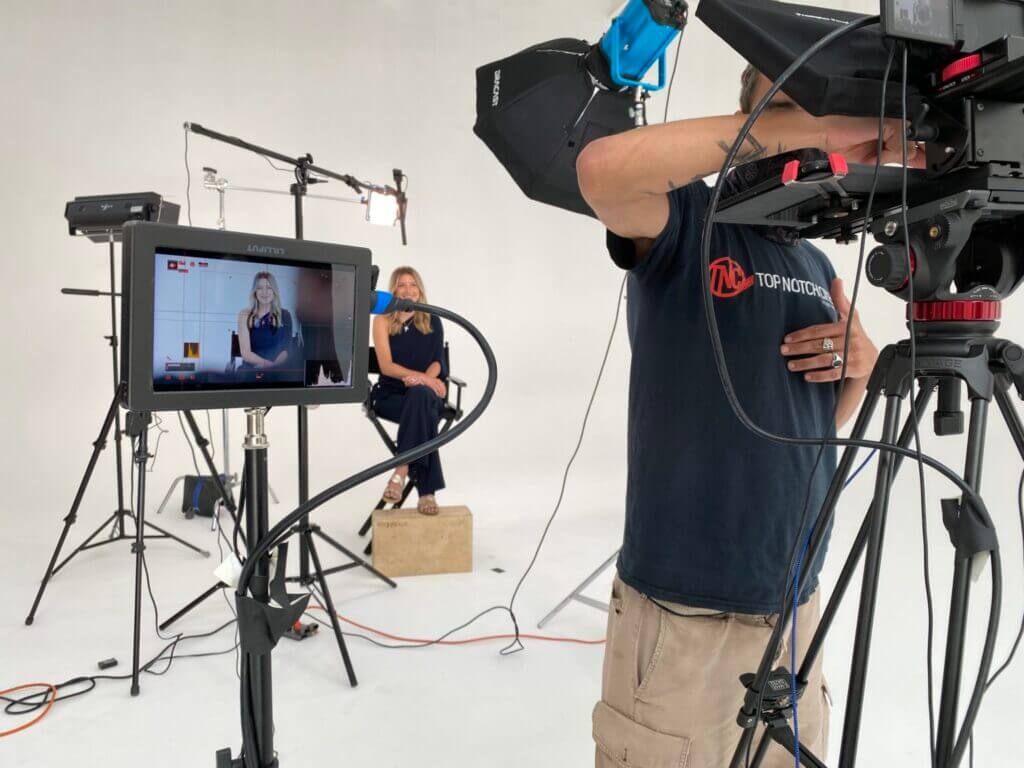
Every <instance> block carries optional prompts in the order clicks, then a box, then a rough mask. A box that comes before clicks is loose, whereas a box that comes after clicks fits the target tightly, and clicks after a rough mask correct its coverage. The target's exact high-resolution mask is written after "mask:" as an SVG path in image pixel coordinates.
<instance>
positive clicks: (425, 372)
mask: <svg viewBox="0 0 1024 768" xmlns="http://www.w3.org/2000/svg"><path fill="white" fill-rule="evenodd" d="M389 290H390V291H391V293H392V294H394V295H395V296H397V297H398V298H400V299H411V300H412V301H415V302H422V303H426V301H427V294H426V290H425V289H424V287H423V280H422V278H421V277H420V275H419V273H418V272H417V271H416V270H415V269H413V268H412V267H399V268H398V269H396V270H395V271H394V272H392V273H391V280H390V287H389ZM373 344H374V346H375V347H376V350H377V362H378V363H379V365H380V371H381V376H380V379H379V380H378V381H377V383H376V384H375V385H374V387H373V391H372V392H371V394H370V403H371V405H372V407H373V409H374V411H375V412H376V413H377V415H378V416H380V417H381V418H382V419H387V420H388V421H393V422H397V423H398V450H399V452H403V451H407V450H409V449H411V448H414V447H416V446H417V445H421V444H422V443H425V442H426V441H427V440H430V439H431V438H433V437H435V436H436V435H437V427H438V423H439V422H440V420H441V414H442V411H443V409H444V398H445V392H446V387H445V383H444V380H445V378H446V377H447V375H448V372H447V371H445V370H444V330H443V328H442V327H441V320H440V319H439V318H437V317H434V316H433V315H428V314H426V313H425V312H393V313H391V314H389V315H378V316H377V317H375V318H374V319H373ZM407 477H408V478H411V480H412V482H413V483H414V484H415V485H416V491H417V493H418V494H419V501H418V503H417V505H416V508H417V509H418V510H419V511H420V512H421V513H423V514H425V515H436V514H437V511H438V508H437V499H436V497H435V494H436V493H437V492H438V491H439V490H441V489H442V488H444V475H443V474H442V472H441V458H440V456H439V455H438V454H437V453H436V452H435V453H431V454H429V455H428V456H425V457H423V458H422V459H419V460H417V461H414V462H413V463H412V464H411V465H405V466H401V467H398V468H397V469H396V470H395V473H394V474H393V475H392V476H391V478H390V480H388V484H387V487H386V488H385V489H384V495H383V498H384V500H385V501H387V502H389V503H396V502H398V501H400V500H401V498H402V489H403V488H404V486H405V482H406V478H407Z"/></svg>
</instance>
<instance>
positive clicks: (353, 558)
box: [312, 526, 398, 589]
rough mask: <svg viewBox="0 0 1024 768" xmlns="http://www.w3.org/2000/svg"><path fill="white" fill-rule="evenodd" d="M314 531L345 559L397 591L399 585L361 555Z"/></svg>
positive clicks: (321, 532)
mask: <svg viewBox="0 0 1024 768" xmlns="http://www.w3.org/2000/svg"><path fill="white" fill-rule="evenodd" d="M312 530H313V533H315V534H316V535H317V536H319V537H320V538H321V539H323V540H324V541H326V542H327V543H328V544H330V545H331V546H332V547H334V548H335V549H336V550H338V551H339V552H341V554H343V555H344V556H345V557H347V558H348V559H349V560H351V561H353V562H354V563H358V564H359V565H361V566H362V567H363V568H365V569H366V570H368V571H369V572H370V573H372V574H373V575H374V576H376V577H377V578H378V579H380V580H381V581H383V582H384V583H385V584H387V585H388V586H389V587H394V588H396V589H397V588H398V585H397V584H395V582H394V581H392V580H391V579H390V578H388V577H387V576H385V575H384V574H383V573H381V572H380V571H378V570H377V569H376V568H374V567H373V566H372V565H370V564H369V563H368V562H366V561H365V560H363V558H361V557H359V555H357V554H355V553H354V552H352V551H351V550H349V549H347V548H346V547H344V546H342V545H341V544H339V543H338V542H337V541H335V540H334V539H333V538H331V537H330V536H328V535H327V534H326V533H324V532H323V531H322V530H320V529H319V528H318V527H315V526H314V527H313V529H312Z"/></svg>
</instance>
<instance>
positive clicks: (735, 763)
mask: <svg viewBox="0 0 1024 768" xmlns="http://www.w3.org/2000/svg"><path fill="white" fill-rule="evenodd" d="M891 359H892V354H891V353H890V350H889V348H886V350H885V351H884V352H883V354H882V356H881V357H879V363H878V364H877V365H876V366H875V370H874V371H873V372H872V374H871V379H870V380H869V382H868V389H867V394H866V396H865V398H864V403H863V404H862V405H861V409H860V413H858V415H857V420H856V421H855V422H854V425H853V431H852V432H851V437H852V438H854V439H861V438H863V437H864V434H865V433H866V432H867V428H868V424H869V423H870V421H871V417H872V416H873V415H874V412H875V408H876V407H877V405H878V400H879V397H880V395H881V391H882V383H883V381H884V378H885V375H886V370H887V368H888V363H889V361H890V360H891ZM856 455H857V449H856V448H854V447H852V446H851V447H847V448H846V450H844V451H843V456H842V458H841V459H840V460H839V464H838V465H837V467H836V471H835V474H833V476H832V482H831V483H830V484H829V488H828V492H827V493H826V495H825V501H824V503H823V504H822V508H821V512H820V513H819V515H818V519H817V521H816V522H815V523H814V528H813V530H812V532H811V537H810V544H809V546H808V549H807V560H808V562H813V560H814V558H815V557H816V556H817V552H818V550H819V549H820V547H821V543H822V542H823V541H824V538H825V534H826V532H827V531H828V526H829V523H830V522H831V520H832V515H833V512H834V511H835V505H836V503H837V502H838V500H839V492H840V491H841V490H842V487H843V484H844V483H845V482H846V478H847V477H848V476H849V474H850V470H851V469H852V468H853V460H854V458H855V457H856ZM809 572H810V569H805V570H804V571H803V573H802V574H801V582H800V584H799V585H797V586H798V588H802V587H803V585H804V583H805V580H806V578H807V574H808V573H809ZM792 595H793V584H792V581H790V582H789V583H788V584H787V585H786V600H785V603H784V605H783V610H782V611H781V614H780V616H779V619H778V621H776V622H775V628H774V629H773V630H772V634H771V638H770V639H769V640H768V645H767V647H766V648H765V650H764V653H763V654H762V655H761V661H760V663H759V665H758V668H757V673H756V675H755V677H754V681H753V682H752V683H751V685H750V686H749V687H748V688H747V692H746V694H745V696H744V699H743V705H742V707H741V708H740V712H739V714H738V715H737V718H736V722H737V723H738V724H739V725H740V727H741V728H742V729H743V731H742V733H741V735H740V739H739V742H738V743H737V744H736V749H735V750H734V751H733V755H732V760H730V762H729V768H741V766H744V765H745V764H746V762H747V753H748V751H749V750H750V748H751V746H752V744H753V742H754V735H755V729H756V726H757V721H758V718H759V717H760V712H759V709H758V708H759V706H760V692H761V691H762V690H764V686H766V685H767V684H768V677H769V676H770V674H771V672H772V666H773V664H774V661H775V657H776V655H777V654H778V650H779V648H780V647H781V645H782V637H783V632H784V628H785V627H786V625H787V623H788V622H789V617H790V616H791V615H792V611H793V600H792Z"/></svg>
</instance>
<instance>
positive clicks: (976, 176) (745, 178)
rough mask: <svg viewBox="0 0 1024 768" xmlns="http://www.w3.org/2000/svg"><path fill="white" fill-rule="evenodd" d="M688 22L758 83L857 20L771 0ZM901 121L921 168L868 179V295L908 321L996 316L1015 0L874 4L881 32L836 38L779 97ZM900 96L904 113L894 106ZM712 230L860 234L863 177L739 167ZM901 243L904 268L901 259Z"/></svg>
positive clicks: (1018, 38)
mask: <svg viewBox="0 0 1024 768" xmlns="http://www.w3.org/2000/svg"><path fill="white" fill-rule="evenodd" d="M697 15H698V16H699V17H700V18H701V19H702V20H703V21H704V22H705V23H706V24H708V26H709V27H711V29H712V30H713V31H714V32H716V34H719V35H720V36H721V37H723V38H724V39H725V41H726V42H728V43H729V44H730V45H731V46H732V47H734V48H735V49H736V50H737V51H738V52H739V53H740V54H742V55H743V56H745V57H746V58H747V59H748V60H749V61H750V62H751V63H752V64H753V65H754V67H756V68H757V69H758V70H759V71H761V72H763V73H764V74H765V75H766V76H767V77H770V78H773V79H774V78H777V77H778V76H779V75H780V74H781V73H782V72H783V71H784V70H785V69H786V68H787V67H789V66H790V65H791V64H792V63H793V62H794V61H795V60H796V59H797V58H798V57H799V56H800V54H801V53H802V52H803V51H804V50H805V49H806V48H808V47H809V46H810V45H811V44H813V43H814V42H816V41H817V40H820V39H821V38H822V37H824V36H825V35H827V34H829V33H830V32H832V31H833V30H835V29H836V28H837V27H839V26H846V25H849V24H850V23H851V22H853V21H855V20H857V19H859V18H862V17H859V16H857V15H856V14H851V13H845V12H840V11H833V10H830V9H823V8H814V7H810V6H801V5H793V4H788V3H779V2H772V1H771V0H704V2H702V3H701V4H700V6H699V8H698V11H697ZM894 45H899V46H901V48H900V49H899V50H902V49H903V47H905V49H906V57H905V59H904V60H905V61H906V62H907V64H906V73H905V75H906V83H907V88H906V93H905V94H904V93H903V89H902V79H903V74H904V73H903V72H901V66H900V63H899V58H901V57H897V59H896V61H895V62H894V64H893V67H892V69H891V72H892V73H893V74H891V75H890V82H888V83H887V86H886V88H885V96H886V98H885V102H884V109H885V113H886V115H887V116H888V117H895V118H899V117H900V116H901V115H902V114H904V110H905V114H906V116H907V119H908V121H909V123H910V128H909V135H908V139H910V140H917V141H924V142H926V143H927V148H926V153H925V159H926V167H925V168H923V169H912V170H908V171H907V172H906V199H907V211H906V217H905V219H904V214H903V210H902V196H903V183H904V182H903V179H904V174H903V169H900V168H891V167H887V168H882V169H880V173H879V175H878V180H877V186H876V192H875V199H874V203H873V206H872V207H873V210H872V211H871V212H870V221H869V222H868V225H867V226H868V228H869V230H870V232H871V233H872V235H873V236H874V237H875V238H876V239H877V240H878V241H879V245H878V247H876V248H875V249H874V250H872V252H871V253H870V255H869V257H868V260H867V277H868V279H869V281H870V282H872V283H873V284H874V285H877V286H880V287H883V288H885V289H886V290H888V291H889V292H891V293H893V294H895V295H897V296H899V297H900V298H903V299H904V300H909V298H910V296H911V289H912V292H913V297H914V308H913V310H912V311H913V312H914V316H915V317H917V318H919V319H923V320H931V319H935V320H939V319H942V320H951V319H974V320H995V319H998V316H999V304H998V302H999V301H1000V300H1001V299H1003V298H1005V297H1007V296H1009V295H1010V294H1011V293H1012V292H1013V291H1014V290H1015V289H1016V288H1017V287H1018V286H1019V285H1020V283H1021V282H1022V281H1024V246H1022V245H1021V244H1020V236H1021V234H1022V232H1021V228H1022V227H1024V220H1022V217H1024V5H1022V4H1021V3H1019V2H1015V1H1010V0H881V14H880V23H879V24H876V25H872V26H865V27H863V28H861V29H858V30H856V31H855V32H853V33H851V34H848V35H847V36H846V37H845V38H844V39H843V41H842V43H841V44H840V45H838V46H835V47H833V48H832V49H826V50H823V51H822V52H821V53H820V54H819V55H818V56H815V57H814V58H812V59H810V60H809V61H808V62H806V64H804V65H802V66H800V67H799V68H798V69H797V70H796V71H795V72H794V73H793V75H792V77H791V78H790V79H789V81H788V82H787V83H786V84H785V85H784V86H783V88H782V90H784V91H785V92H786V93H787V94H788V95H789V96H790V97H791V98H792V99H793V100H794V101H795V102H796V103H797V104H799V105H800V106H802V107H803V108H804V109H806V110H807V111H808V112H810V113H811V114H815V115H824V114H843V115H852V116H877V115H878V114H879V112H880V111H881V109H882V106H883V104H882V94H883V77H884V74H885V72H886V69H887V62H888V60H889V59H890V57H891V56H893V55H894V53H896V52H894V51H893V50H892V48H893V46H894ZM904 98H905V102H904ZM733 174H734V175H736V177H737V178H738V179H739V180H740V182H741V183H739V184H733V185H732V186H731V190H730V191H728V192H727V193H726V194H725V195H723V197H722V200H721V203H720V204H719V206H718V209H717V210H716V214H715V219H716V221H721V222H725V223H743V224H752V225H759V226H767V227H772V228H774V229H776V230H779V229H782V230H784V231H788V232H789V233H791V234H793V235H794V236H799V237H822V238H829V239H834V240H836V241H838V242H848V241H850V240H852V239H853V238H854V236H855V235H857V234H858V233H859V232H861V231H862V230H863V228H864V226H865V221H866V220H867V219H868V218H869V212H868V211H867V210H866V208H865V203H866V200H867V197H868V195H869V191H870V189H871V186H872V181H873V177H874V167H873V166H866V165H848V164H847V163H846V161H845V160H844V159H843V158H842V157H841V156H837V155H826V154H825V153H823V152H819V151H817V150H801V151H799V152H791V153H787V154H784V155H779V156H776V157H771V158H766V159H764V160H759V161H755V162H754V163H748V164H746V165H741V166H739V167H738V168H736V169H735V171H734V172H733ZM908 245H909V249H910V263H909V264H908V260H907V256H906V248H907V246H908Z"/></svg>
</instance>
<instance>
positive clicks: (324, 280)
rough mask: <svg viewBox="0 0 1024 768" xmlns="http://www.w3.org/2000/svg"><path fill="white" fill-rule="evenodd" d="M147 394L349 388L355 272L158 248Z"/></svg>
mask: <svg viewBox="0 0 1024 768" xmlns="http://www.w3.org/2000/svg"><path fill="white" fill-rule="evenodd" d="M154 259H155V261H156V264H155V267H154V281H153V389H154V390H155V391H157V392H182V391H188V390H216V389H260V388H264V389H265V388H268V387H278V388H281V387H348V386H351V385H352V348H353V345H354V341H355V340H354V338H353V333H354V328H353V314H354V312H355V307H354V302H355V278H356V275H355V272H356V270H355V267H352V266H350V265H347V264H333V265H325V266H315V267H310V266H306V265H302V264H301V263H299V262H289V261H287V260H285V259H270V258H266V257H255V258H254V257H244V258H243V257H241V256H236V255H232V254H227V253H211V252H209V251H198V250H187V249H183V248H166V247H162V248H159V249H158V250H157V251H156V253H155V254H154Z"/></svg>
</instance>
